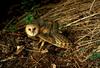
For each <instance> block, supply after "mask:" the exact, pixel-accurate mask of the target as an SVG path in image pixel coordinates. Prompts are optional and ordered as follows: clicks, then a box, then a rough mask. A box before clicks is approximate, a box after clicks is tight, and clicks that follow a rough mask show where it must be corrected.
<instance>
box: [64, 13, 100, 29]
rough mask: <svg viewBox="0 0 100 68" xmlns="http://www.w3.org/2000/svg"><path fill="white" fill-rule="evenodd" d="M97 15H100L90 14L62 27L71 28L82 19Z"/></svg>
mask: <svg viewBox="0 0 100 68" xmlns="http://www.w3.org/2000/svg"><path fill="white" fill-rule="evenodd" d="M98 14H100V13H94V14H91V15H89V16H86V17H83V18H81V19H78V20H76V21H74V22H72V23H69V24H67V25H65V26H64V27H65V28H66V27H68V26H71V25H72V24H75V23H77V22H79V21H82V20H84V19H87V18H90V17H93V16H95V15H98Z"/></svg>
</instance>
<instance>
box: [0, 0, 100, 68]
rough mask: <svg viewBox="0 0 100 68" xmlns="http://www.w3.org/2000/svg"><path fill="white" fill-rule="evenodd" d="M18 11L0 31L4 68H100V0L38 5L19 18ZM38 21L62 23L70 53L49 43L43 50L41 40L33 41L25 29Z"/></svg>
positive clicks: (0, 64)
mask: <svg viewBox="0 0 100 68" xmlns="http://www.w3.org/2000/svg"><path fill="white" fill-rule="evenodd" d="M14 10H15V11H17V8H15V9H11V10H10V11H9V13H12V14H13V17H12V18H9V19H8V20H7V21H6V22H7V24H6V25H5V27H4V28H3V29H2V30H1V31H0V39H1V40H0V68H67V67H68V68H99V67H100V0H62V1H61V2H57V3H48V4H45V5H43V6H39V5H36V6H35V7H33V8H31V9H30V10H27V11H26V12H25V13H23V14H22V15H18V16H15V15H16V14H17V13H14V12H11V11H14ZM23 11H25V10H23ZM23 11H22V12H23ZM17 12H20V11H17ZM20 14H21V12H20ZM34 20H36V22H37V23H38V22H40V23H42V22H46V23H51V24H53V23H58V24H59V27H58V31H59V33H60V34H61V35H62V36H65V37H66V38H67V39H68V40H69V41H70V42H69V43H70V44H71V46H70V45H69V48H68V50H67V49H64V48H61V47H57V46H55V45H53V44H50V43H49V42H46V43H45V44H44V45H43V46H42V49H41V50H40V47H41V45H42V44H41V43H39V40H40V39H41V38H36V40H33V39H32V38H29V37H27V35H26V33H25V25H27V24H30V23H32V22H33V21H34ZM41 20H42V21H41ZM47 26H48V25H47ZM47 38H48V37H47ZM55 40H56V39H55ZM38 43H39V44H38Z"/></svg>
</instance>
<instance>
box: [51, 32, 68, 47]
mask: <svg viewBox="0 0 100 68" xmlns="http://www.w3.org/2000/svg"><path fill="white" fill-rule="evenodd" d="M52 36H53V38H54V39H55V42H56V46H57V47H60V48H68V47H69V45H70V43H69V40H68V39H67V38H66V37H65V36H63V35H61V34H59V33H53V34H52Z"/></svg>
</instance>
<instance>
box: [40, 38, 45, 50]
mask: <svg viewBox="0 0 100 68" xmlns="http://www.w3.org/2000/svg"><path fill="white" fill-rule="evenodd" d="M40 40H41V39H40ZM44 43H45V41H44V40H41V45H40V48H39V50H40V51H41V50H42V47H43V46H44Z"/></svg>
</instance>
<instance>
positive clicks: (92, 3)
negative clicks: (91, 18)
mask: <svg viewBox="0 0 100 68" xmlns="http://www.w3.org/2000/svg"><path fill="white" fill-rule="evenodd" d="M94 3H95V0H93V2H92V4H91V6H90V9H89V13H90V12H91V10H92V7H93V5H94Z"/></svg>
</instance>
